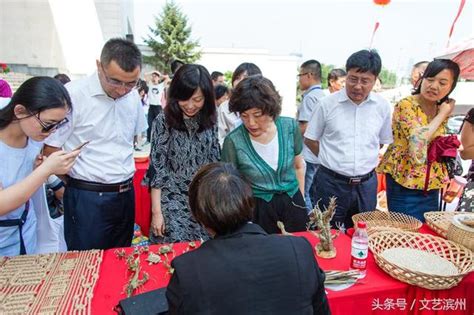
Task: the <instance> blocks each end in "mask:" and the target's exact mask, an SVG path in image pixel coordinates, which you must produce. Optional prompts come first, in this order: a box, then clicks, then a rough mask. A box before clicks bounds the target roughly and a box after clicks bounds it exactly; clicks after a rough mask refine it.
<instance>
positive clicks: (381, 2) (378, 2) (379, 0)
mask: <svg viewBox="0 0 474 315" xmlns="http://www.w3.org/2000/svg"><path fill="white" fill-rule="evenodd" d="M374 3H375V5H388V4H389V3H390V0H374Z"/></svg>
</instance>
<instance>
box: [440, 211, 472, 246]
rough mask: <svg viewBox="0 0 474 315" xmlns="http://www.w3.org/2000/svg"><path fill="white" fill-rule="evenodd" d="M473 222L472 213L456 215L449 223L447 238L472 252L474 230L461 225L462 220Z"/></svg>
mask: <svg viewBox="0 0 474 315" xmlns="http://www.w3.org/2000/svg"><path fill="white" fill-rule="evenodd" d="M465 219H470V220H474V213H461V214H460V213H458V214H456V215H455V216H454V217H453V218H452V221H451V224H450V225H449V228H448V233H447V238H448V240H450V241H453V242H456V243H458V244H461V245H463V246H466V247H467V248H469V249H470V250H472V251H474V228H472V227H469V226H467V225H465V224H463V220H465Z"/></svg>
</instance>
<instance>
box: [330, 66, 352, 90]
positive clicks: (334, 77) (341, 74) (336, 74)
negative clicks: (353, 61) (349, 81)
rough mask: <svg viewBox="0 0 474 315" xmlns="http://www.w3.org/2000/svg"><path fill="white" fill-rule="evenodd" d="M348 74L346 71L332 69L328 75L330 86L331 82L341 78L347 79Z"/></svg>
mask: <svg viewBox="0 0 474 315" xmlns="http://www.w3.org/2000/svg"><path fill="white" fill-rule="evenodd" d="M346 75H347V72H346V71H344V69H340V68H336V69H332V70H331V71H329V73H328V86H331V80H337V79H339V78H342V77H345V76H346Z"/></svg>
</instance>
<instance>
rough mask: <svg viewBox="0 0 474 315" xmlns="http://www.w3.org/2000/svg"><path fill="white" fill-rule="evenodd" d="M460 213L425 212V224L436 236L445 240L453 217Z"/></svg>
mask: <svg viewBox="0 0 474 315" xmlns="http://www.w3.org/2000/svg"><path fill="white" fill-rule="evenodd" d="M458 213H461V212H446V211H430V212H425V214H424V216H425V220H426V224H427V225H428V226H429V227H430V229H432V230H433V231H435V232H436V233H437V234H438V235H440V236H442V237H444V238H446V237H447V235H448V228H449V226H450V225H451V221H452V220H453V217H454V216H455V215H456V214H458Z"/></svg>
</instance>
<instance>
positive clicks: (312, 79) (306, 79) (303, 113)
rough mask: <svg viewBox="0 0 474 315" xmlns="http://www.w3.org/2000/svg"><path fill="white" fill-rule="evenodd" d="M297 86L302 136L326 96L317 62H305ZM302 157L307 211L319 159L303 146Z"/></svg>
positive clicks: (311, 202)
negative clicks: (300, 97)
mask: <svg viewBox="0 0 474 315" xmlns="http://www.w3.org/2000/svg"><path fill="white" fill-rule="evenodd" d="M298 80H299V86H300V89H301V90H302V91H305V92H304V94H303V99H302V101H301V106H300V108H299V111H298V124H299V127H300V130H301V134H302V135H304V133H305V131H306V127H307V126H308V121H309V120H310V119H311V115H312V114H313V112H314V109H315V107H316V104H317V103H318V101H319V100H320V99H321V98H323V97H324V96H326V95H325V94H324V92H323V90H322V87H321V64H320V63H319V61H317V60H308V61H305V62H304V63H303V64H302V65H301V67H300V71H299V73H298ZM303 157H304V160H305V162H306V171H305V175H304V199H305V202H306V207H307V208H308V211H309V210H312V209H313V206H314V204H313V198H314V195H315V193H316V192H315V189H316V186H315V185H313V182H314V177H315V175H316V171H317V170H318V167H319V159H318V157H317V156H316V155H314V154H313V152H311V150H310V149H309V148H308V147H307V146H306V145H305V146H303Z"/></svg>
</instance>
